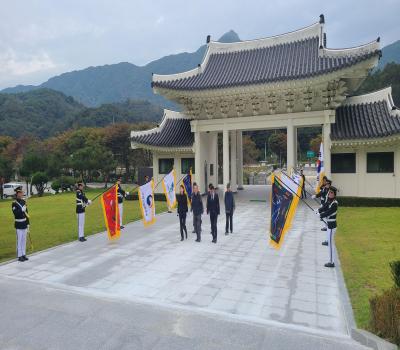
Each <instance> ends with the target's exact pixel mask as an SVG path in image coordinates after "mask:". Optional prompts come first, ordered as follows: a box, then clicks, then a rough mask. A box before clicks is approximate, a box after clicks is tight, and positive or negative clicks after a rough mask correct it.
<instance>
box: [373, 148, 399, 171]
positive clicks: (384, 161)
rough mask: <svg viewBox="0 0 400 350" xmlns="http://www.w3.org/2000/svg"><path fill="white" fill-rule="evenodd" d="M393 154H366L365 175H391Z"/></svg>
mask: <svg viewBox="0 0 400 350" xmlns="http://www.w3.org/2000/svg"><path fill="white" fill-rule="evenodd" d="M393 172H394V152H374V153H367V173H393Z"/></svg>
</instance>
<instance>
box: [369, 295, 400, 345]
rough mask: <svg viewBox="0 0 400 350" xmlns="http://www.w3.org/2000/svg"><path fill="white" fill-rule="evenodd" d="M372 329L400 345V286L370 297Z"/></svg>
mask: <svg viewBox="0 0 400 350" xmlns="http://www.w3.org/2000/svg"><path fill="white" fill-rule="evenodd" d="M370 307H371V329H372V331H373V332H374V333H375V334H377V335H378V336H380V337H382V338H385V339H387V340H389V341H391V342H393V343H395V344H397V345H400V288H396V287H393V288H392V289H388V290H386V291H384V292H383V294H382V295H378V296H375V297H373V298H371V299H370Z"/></svg>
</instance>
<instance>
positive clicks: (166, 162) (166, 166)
mask: <svg viewBox="0 0 400 350" xmlns="http://www.w3.org/2000/svg"><path fill="white" fill-rule="evenodd" d="M173 167H174V158H164V159H162V158H161V159H159V160H158V172H159V173H160V174H168V173H169V172H170V171H171V170H172V168H173Z"/></svg>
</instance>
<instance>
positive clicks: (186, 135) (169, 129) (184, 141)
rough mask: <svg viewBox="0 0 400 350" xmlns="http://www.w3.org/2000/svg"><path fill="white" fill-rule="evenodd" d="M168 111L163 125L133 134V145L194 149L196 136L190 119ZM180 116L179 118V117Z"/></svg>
mask: <svg viewBox="0 0 400 350" xmlns="http://www.w3.org/2000/svg"><path fill="white" fill-rule="evenodd" d="M172 113H174V112H171V111H166V113H165V115H164V119H163V121H162V123H161V125H160V126H159V127H157V128H155V129H152V130H148V131H139V132H132V133H131V141H132V143H133V144H137V145H141V146H143V145H144V146H153V147H169V148H181V147H192V145H193V142H194V134H193V133H192V131H191V127H190V119H188V118H186V117H184V116H182V117H179V113H176V112H175V113H174V114H175V116H174V117H171V114H172ZM177 115H178V116H177Z"/></svg>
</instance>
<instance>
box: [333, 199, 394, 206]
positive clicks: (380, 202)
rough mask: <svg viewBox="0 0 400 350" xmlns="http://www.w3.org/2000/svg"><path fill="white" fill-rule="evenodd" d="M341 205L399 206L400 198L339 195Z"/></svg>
mask: <svg viewBox="0 0 400 350" xmlns="http://www.w3.org/2000/svg"><path fill="white" fill-rule="evenodd" d="M338 202H339V204H340V206H342V207H400V198H369V197H341V196H338Z"/></svg>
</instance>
